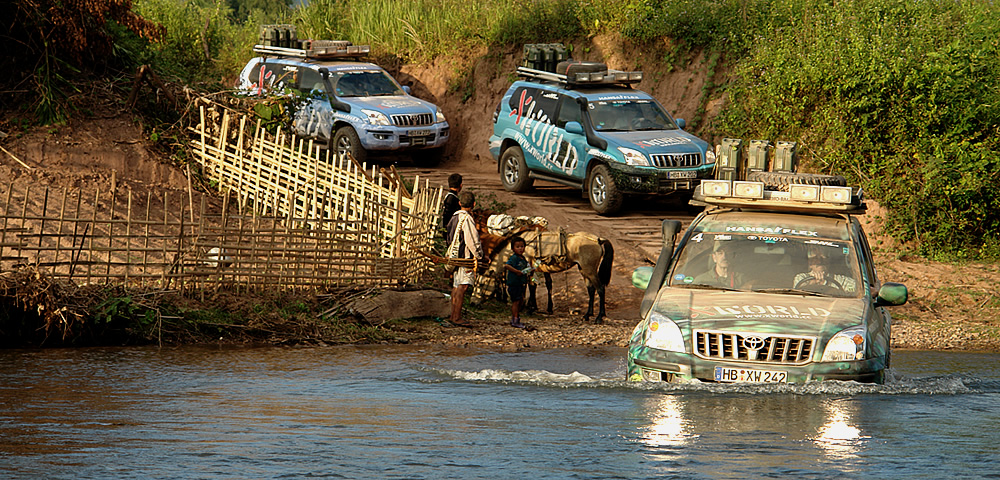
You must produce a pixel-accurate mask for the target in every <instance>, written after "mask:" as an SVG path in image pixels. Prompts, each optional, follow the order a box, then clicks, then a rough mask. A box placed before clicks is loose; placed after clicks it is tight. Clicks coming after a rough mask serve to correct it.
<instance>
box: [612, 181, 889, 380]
mask: <svg viewBox="0 0 1000 480" xmlns="http://www.w3.org/2000/svg"><path fill="white" fill-rule="evenodd" d="M757 178H761V179H769V180H774V179H777V180H780V182H778V183H780V184H782V185H774V184H766V183H764V182H763V181H753V180H755V179H757ZM799 178H803V179H809V178H811V177H807V176H800V175H797V174H793V173H778V172H761V173H760V174H751V175H750V176H749V180H751V181H739V180H735V181H734V180H706V181H703V182H702V183H701V185H700V186H699V188H698V190H697V191H696V192H695V195H694V201H695V202H701V203H703V204H705V205H707V208H706V210H705V211H704V212H703V213H702V214H700V215H699V216H698V217H697V218H695V219H694V221H692V223H691V225H690V226H689V227H688V229H687V231H686V232H684V234H683V236H682V237H681V239H680V242H679V243H678V245H677V248H676V250H675V249H674V240H675V237H676V235H677V232H678V230H679V228H680V223H679V222H677V221H671V220H666V221H664V226H663V249H662V251H661V253H660V256H659V259H658V260H657V263H656V266H655V267H654V268H653V269H651V270H650V269H649V268H648V267H644V268H640V269H637V270H636V272H635V273H634V275H633V283H634V284H636V286H639V287H640V288H645V289H646V293H645V295H644V297H643V301H642V308H641V313H642V315H643V320H642V321H641V322H639V324H638V325H637V326H636V328H635V330H634V331H633V332H632V336H631V339H630V342H629V347H628V373H627V377H628V378H629V379H630V380H633V381H652V382H661V381H664V382H678V381H691V380H700V381H709V382H751V383H785V382H795V383H802V382H808V381H813V380H856V381H861V382H878V383H881V382H883V381H884V378H885V372H886V369H887V368H888V367H889V360H890V350H889V342H890V325H891V317H890V315H889V312H888V311H886V308H885V307H887V306H893V305H902V304H904V303H905V302H906V300H907V290H906V287H905V286H904V285H901V284H897V283H881V282H880V281H879V278H878V276H877V274H876V271H875V263H874V260H873V257H872V253H871V249H870V248H869V245H868V240H867V239H866V238H865V233H864V230H863V229H862V227H861V224H860V223H859V221H858V218H857V215H859V214H861V213H864V211H865V204H864V202H863V199H862V194H861V192H860V191H859V190H857V189H852V188H851V187H846V186H836V185H816V184H811V185H807V184H800V183H796V182H800V181H802V182H803V183H804V180H798V179H799ZM840 178H842V177H840ZM774 187H782V188H783V189H784V190H785V191H778V190H775V189H773V188H774Z"/></svg>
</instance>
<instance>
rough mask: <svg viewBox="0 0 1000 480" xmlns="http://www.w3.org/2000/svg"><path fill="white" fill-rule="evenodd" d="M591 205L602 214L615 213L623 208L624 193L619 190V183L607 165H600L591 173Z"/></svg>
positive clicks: (589, 189) (589, 190)
mask: <svg viewBox="0 0 1000 480" xmlns="http://www.w3.org/2000/svg"><path fill="white" fill-rule="evenodd" d="M589 185H590V187H589V188H588V189H587V191H588V192H589V196H590V206H591V207H593V208H594V211H596V212H597V213H599V214H601V215H614V214H616V213H618V211H619V210H621V208H622V203H623V202H624V199H625V197H624V195H622V194H621V192H619V191H618V185H617V184H616V183H615V179H614V178H613V177H612V176H611V169H609V168H608V166H607V165H598V166H596V167H594V170H593V171H592V172H591V173H590V182H589Z"/></svg>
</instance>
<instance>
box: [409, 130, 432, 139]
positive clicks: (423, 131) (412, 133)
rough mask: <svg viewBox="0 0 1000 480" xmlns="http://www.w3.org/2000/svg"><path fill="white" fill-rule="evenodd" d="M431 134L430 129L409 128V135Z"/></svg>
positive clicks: (424, 135)
mask: <svg viewBox="0 0 1000 480" xmlns="http://www.w3.org/2000/svg"><path fill="white" fill-rule="evenodd" d="M430 134H431V131H430V130H410V136H411V137H426V136H428V135H430Z"/></svg>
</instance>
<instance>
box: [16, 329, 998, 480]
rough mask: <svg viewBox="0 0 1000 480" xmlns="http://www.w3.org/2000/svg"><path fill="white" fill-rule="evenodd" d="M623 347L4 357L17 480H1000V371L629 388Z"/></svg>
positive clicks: (989, 363) (950, 357)
mask: <svg viewBox="0 0 1000 480" xmlns="http://www.w3.org/2000/svg"><path fill="white" fill-rule="evenodd" d="M624 353H625V352H624V349H621V348H587V349H569V350H554V351H544V352H528V353H523V352H522V353H495V352H484V351H472V350H467V349H454V350H451V349H440V348H416V347H396V346H370V347H358V346H345V347H324V348H273V347H269V348H191V347H185V348H162V349H157V348H113V349H66V350H62V349H59V350H4V351H0V475H2V476H3V477H6V478H67V479H69V478H72V479H82V478H102V479H103V478H172V479H174V478H180V479H188V478H190V479H213V478H269V479H271V478H407V479H413V478H434V479H437V478H489V479H495V478H532V479H539V478H582V479H591V478H653V477H656V478H685V479H687V478H740V479H742V478H754V477H758V478H759V477H790V476H795V477H797V478H906V479H913V478H934V479H936V478H989V477H992V478H1000V467H998V465H1000V449H998V448H997V445H996V438H998V437H1000V435H998V432H997V430H998V428H1000V373H998V371H997V365H998V364H1000V355H997V354H974V353H944V352H914V351H894V352H893V370H892V377H893V378H892V379H891V381H890V382H889V383H887V384H886V385H881V386H876V385H861V384H856V383H853V382H843V383H842V382H831V383H816V384H808V385H799V386H793V385H781V386H751V385H717V384H695V385H649V384H629V383H626V382H624V381H622V380H621V379H622V378H623V376H624V371H625V366H624Z"/></svg>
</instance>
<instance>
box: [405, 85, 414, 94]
mask: <svg viewBox="0 0 1000 480" xmlns="http://www.w3.org/2000/svg"><path fill="white" fill-rule="evenodd" d="M403 92H406V94H407V95H412V93H410V86H409V85H403Z"/></svg>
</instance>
